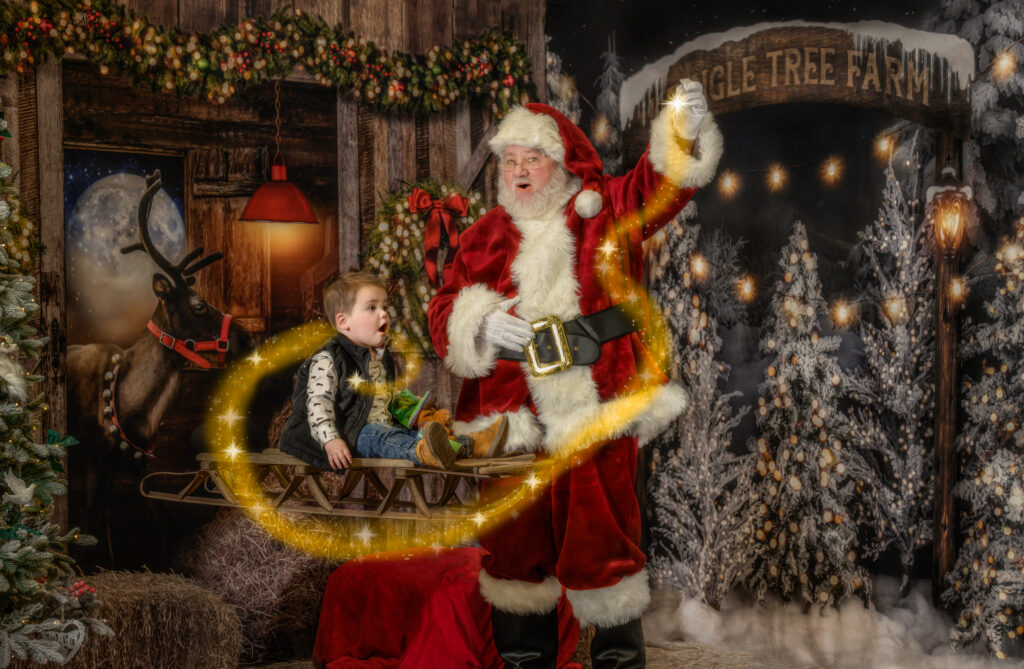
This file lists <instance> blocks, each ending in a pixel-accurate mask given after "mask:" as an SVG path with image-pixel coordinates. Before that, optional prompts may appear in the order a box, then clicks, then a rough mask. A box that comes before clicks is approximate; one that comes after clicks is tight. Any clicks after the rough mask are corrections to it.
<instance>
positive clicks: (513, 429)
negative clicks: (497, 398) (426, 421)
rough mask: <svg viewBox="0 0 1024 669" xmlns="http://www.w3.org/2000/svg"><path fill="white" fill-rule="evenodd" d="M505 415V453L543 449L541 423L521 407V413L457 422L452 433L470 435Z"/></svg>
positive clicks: (495, 414) (525, 408) (487, 416)
mask: <svg viewBox="0 0 1024 669" xmlns="http://www.w3.org/2000/svg"><path fill="white" fill-rule="evenodd" d="M501 415H504V416H506V417H507V418H508V438H507V439H506V440H505V453H506V454H512V453H532V452H534V451H536V450H538V449H539V448H540V447H541V444H542V442H543V440H544V432H543V431H542V430H541V429H540V422H538V421H537V417H536V416H534V415H533V412H532V411H530V409H529V408H528V407H521V408H520V409H519V411H509V412H506V413H504V414H501V413H491V414H486V415H483V416H477V417H476V418H474V419H473V420H471V421H470V422H468V423H466V422H463V421H455V422H454V423H453V424H452V431H453V432H454V433H455V434H469V433H470V432H476V431H477V430H482V429H484V428H485V427H487V426H488V425H490V424H491V423H493V422H494V421H496V420H497V419H498V416H501Z"/></svg>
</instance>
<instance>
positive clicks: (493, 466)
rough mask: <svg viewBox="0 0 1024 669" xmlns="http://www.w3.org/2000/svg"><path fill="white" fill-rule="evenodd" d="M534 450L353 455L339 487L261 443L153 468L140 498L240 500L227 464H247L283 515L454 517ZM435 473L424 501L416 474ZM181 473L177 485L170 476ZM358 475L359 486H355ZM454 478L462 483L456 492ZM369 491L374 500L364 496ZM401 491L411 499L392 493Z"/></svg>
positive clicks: (529, 459) (470, 509)
mask: <svg viewBox="0 0 1024 669" xmlns="http://www.w3.org/2000/svg"><path fill="white" fill-rule="evenodd" d="M534 459H535V456H534V455H533V454H523V455H514V456H505V457H501V458H491V459H480V458H474V459H466V460H456V461H455V468H454V469H438V468H434V467H426V466H423V465H419V464H416V463H414V462H413V461H411V460H400V459H384V458H354V459H353V460H352V466H351V467H349V468H348V469H347V470H346V471H345V473H344V474H340V476H342V477H343V478H342V480H341V485H340V488H338V489H337V491H333V490H329V489H328V487H325V486H324V481H323V480H322V476H323V474H325V473H326V472H324V471H323V470H321V469H317V468H316V467H311V466H310V465H308V464H306V463H305V462H303V461H302V460H300V459H298V458H295V457H292V456H290V455H287V454H286V453H282V452H281V451H279V450H278V449H276V448H268V449H266V450H264V451H263V452H261V453H242V454H238V455H234V456H230V455H228V454H226V453H200V454H199V455H197V456H196V460H198V461H199V469H198V471H194V472H180V473H175V472H154V473H152V474H149V475H148V476H146V477H145V478H143V479H142V481H141V482H140V483H139V492H141V493H142V495H143V496H144V497H149V498H151V499H162V500H167V501H171V502H185V503H188V504H207V505H212V506H240V505H239V502H238V497H237V492H236V488H235V486H236V483H235V482H234V481H232V472H231V469H233V468H235V467H237V466H238V465H239V464H240V463H247V464H248V465H249V467H250V468H251V469H252V470H253V472H254V476H255V478H256V481H257V483H258V484H259V485H260V486H261V488H262V489H263V491H264V493H263V494H264V499H265V501H266V503H267V505H268V506H269V507H270V508H273V509H279V510H281V511H285V512H288V513H314V514H323V515H331V516H351V517H363V518H393V519H402V520H458V519H464V518H465V517H466V516H468V515H471V514H473V513H475V512H476V507H475V505H474V504H473V500H474V499H475V498H476V483H477V482H478V481H479V480H480V479H489V478H497V477H501V476H510V475H517V474H526V473H528V472H529V471H530V470H531V469H533V467H534ZM389 470H390V471H393V472H394V482H393V483H391V484H390V485H386V484H385V483H384V481H383V480H382V479H381V476H380V474H381V473H383V472H385V471H389ZM271 475H273V477H274V478H275V479H276V480H277V482H278V483H279V486H280V491H275V490H272V489H269V488H268V486H267V485H265V484H266V483H269V481H270V479H269V477H270V476H271ZM427 475H430V476H440V477H442V480H443V484H442V486H441V491H440V494H439V495H438V497H437V499H436V500H433V501H431V500H429V499H428V498H427V494H426V492H425V488H424V485H423V477H424V476H427ZM182 479H185V485H184V486H183V487H177V486H176V485H175V481H177V482H178V484H179V485H180V482H181V480H182ZM360 481H365V484H364V486H363V491H362V493H361V494H360V493H359V491H357V488H358V487H359V486H358V484H359V483H360ZM460 484H463V485H462V487H464V488H468V490H467V491H465V492H463V493H462V494H460V492H459V488H460ZM371 488H372V489H373V490H374V491H375V492H376V493H377V494H378V495H379V497H380V499H371V498H370V497H368V496H367V494H366V493H367V491H369V490H370V489H371ZM403 489H408V490H409V496H410V497H411V500H412V501H406V500H400V499H398V497H399V494H400V493H401V492H402V490H403Z"/></svg>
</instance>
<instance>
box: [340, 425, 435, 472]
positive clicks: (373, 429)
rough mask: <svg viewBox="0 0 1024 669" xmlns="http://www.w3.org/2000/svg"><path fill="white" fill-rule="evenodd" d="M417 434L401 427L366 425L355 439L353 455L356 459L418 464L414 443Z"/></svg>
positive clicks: (417, 438) (416, 440)
mask: <svg viewBox="0 0 1024 669" xmlns="http://www.w3.org/2000/svg"><path fill="white" fill-rule="evenodd" d="M419 440H420V437H419V432H417V431H415V430H410V429H408V428H406V427H403V426H402V425H382V424H380V423H367V424H366V425H364V426H363V429H362V430H360V431H359V436H358V437H356V448H355V453H353V455H354V456H355V457H357V458H395V459H400V460H412V461H413V462H419V458H417V457H416V442H418V441H419Z"/></svg>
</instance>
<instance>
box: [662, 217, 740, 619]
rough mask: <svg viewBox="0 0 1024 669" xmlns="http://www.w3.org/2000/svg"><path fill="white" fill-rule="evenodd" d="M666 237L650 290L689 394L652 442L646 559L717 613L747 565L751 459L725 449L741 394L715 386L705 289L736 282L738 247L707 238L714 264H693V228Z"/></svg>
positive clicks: (722, 370)
mask: <svg viewBox="0 0 1024 669" xmlns="http://www.w3.org/2000/svg"><path fill="white" fill-rule="evenodd" d="M667 231H668V233H669V238H668V239H667V240H666V241H665V249H667V252H668V253H667V256H668V258H669V259H670V260H669V263H668V264H667V265H666V266H664V267H662V268H661V271H660V272H659V273H658V278H657V279H656V280H655V281H653V282H652V284H651V291H652V294H653V296H654V298H655V301H656V302H658V303H659V304H662V305H664V307H665V318H666V320H667V321H668V324H669V329H670V330H671V331H672V338H673V349H674V352H675V356H674V357H675V361H676V369H675V372H674V376H675V378H676V379H677V380H678V381H679V382H680V384H681V385H682V386H683V387H684V388H686V391H687V393H688V394H689V396H690V410H689V411H687V412H686V413H685V414H684V415H683V416H682V417H681V418H680V419H679V420H678V421H677V422H676V423H675V424H674V425H673V426H672V428H670V429H669V430H668V431H666V432H665V433H663V434H662V435H661V436H660V437H659V438H658V441H657V442H656V443H655V445H653V448H654V452H653V455H652V458H653V469H654V474H653V476H652V477H651V479H650V482H649V486H650V488H649V489H650V499H651V502H652V505H653V509H654V519H655V520H654V523H653V525H652V528H651V534H652V537H653V540H652V545H651V563H652V568H653V571H654V574H655V577H656V578H658V579H659V580H661V581H662V582H664V583H667V584H669V585H671V586H672V587H674V588H675V589H677V590H679V591H680V592H682V593H683V594H684V595H686V596H687V597H690V598H696V599H699V600H701V601H703V602H704V603H706V604H709V605H710V606H712V607H714V608H716V609H717V608H719V607H720V605H721V603H722V600H723V599H724V598H725V596H726V595H727V594H729V592H730V591H731V590H732V588H733V586H734V585H735V584H736V583H737V581H739V580H741V579H742V578H743V577H744V576H745V575H746V573H747V571H748V569H749V565H750V555H749V549H750V546H749V541H748V537H749V534H748V530H749V522H748V521H747V514H748V513H749V509H750V507H751V504H752V492H753V490H752V487H751V484H750V479H749V476H750V473H751V471H752V470H753V460H752V457H753V456H752V455H750V454H745V455H739V456H738V455H734V454H733V453H731V452H730V450H729V446H730V444H731V442H732V431H733V429H734V428H735V427H736V426H737V424H739V422H740V419H741V418H742V417H743V415H744V414H745V413H746V412H747V408H746V407H744V408H743V409H742V410H741V411H737V410H735V409H734V408H733V407H732V405H731V400H732V398H733V397H734V396H738V395H739V394H740V393H727V394H723V393H722V392H721V391H720V390H719V382H720V381H724V380H725V379H726V378H727V377H728V375H729V368H728V366H727V365H724V364H722V363H720V362H718V361H717V360H716V359H715V356H716V354H717V353H718V352H719V350H720V349H721V346H722V340H721V338H720V337H719V336H718V331H717V330H718V324H717V323H716V321H715V318H714V316H713V315H712V314H710V313H709V311H710V309H709V306H708V305H709V302H708V294H709V293H710V294H715V293H716V292H717V291H715V290H713V289H711V290H708V289H709V288H711V287H712V286H715V285H729V286H731V285H732V284H733V283H734V281H735V278H736V275H737V268H738V262H737V245H735V244H730V243H727V242H725V241H724V237H723V236H721V235H719V236H716V237H713V241H712V243H713V244H715V249H714V250H709V251H707V252H706V255H713V256H715V258H716V259H718V261H719V262H717V263H716V264H715V265H712V266H707V265H705V266H703V267H697V268H694V262H693V261H694V260H696V259H697V258H698V257H699V256H696V255H695V251H696V244H697V236H698V231H699V228H698V227H697V226H687V227H685V228H684V227H683V226H681V225H679V224H678V222H676V223H675V224H674V225H672V226H668V229H667ZM705 268H707V269H708V270H709V274H710V275H709V276H706V275H704V269H705ZM726 294H727V295H729V294H731V291H727V292H726ZM732 299H733V301H735V298H732Z"/></svg>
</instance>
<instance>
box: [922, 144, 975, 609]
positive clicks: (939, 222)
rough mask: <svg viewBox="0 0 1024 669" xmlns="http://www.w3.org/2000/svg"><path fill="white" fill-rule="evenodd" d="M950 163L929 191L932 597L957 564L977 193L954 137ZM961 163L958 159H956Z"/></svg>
mask: <svg viewBox="0 0 1024 669" xmlns="http://www.w3.org/2000/svg"><path fill="white" fill-rule="evenodd" d="M942 139H945V140H946V141H945V142H941V141H940V143H939V144H940V147H941V146H942V144H946V145H947V147H948V148H947V150H946V151H940V152H939V153H938V155H939V156H942V155H943V154H945V155H946V161H945V166H944V167H943V168H942V172H941V175H940V176H939V179H938V181H937V182H936V184H935V185H934V186H932V187H931V188H929V189H928V192H927V195H926V199H927V202H928V208H929V210H930V216H931V220H932V224H933V226H934V229H935V241H936V247H937V250H938V261H937V267H936V272H935V283H936V292H937V295H936V323H935V372H936V382H935V502H934V503H935V534H934V545H933V551H934V552H933V581H932V598H933V600H934V601H935V603H936V604H938V603H939V602H940V601H941V600H940V595H941V593H942V590H943V583H944V581H945V578H946V574H947V573H949V571H950V570H951V569H952V568H953V565H954V564H955V562H956V507H955V503H954V502H955V500H954V498H953V486H954V485H955V483H956V470H957V467H956V457H955V453H954V452H953V441H954V439H955V437H956V409H957V380H956V375H957V364H956V343H957V329H958V328H957V326H958V318H957V311H958V309H959V306H960V301H961V299H962V287H961V286H960V285H954V282H958V281H959V278H958V277H957V276H956V273H957V270H958V268H959V262H960V248H961V242H962V241H963V236H964V231H965V229H966V227H967V203H968V202H969V201H970V199H971V196H972V193H971V188H970V187H969V186H964V185H963V184H961V183H960V181H959V180H958V179H957V168H956V167H954V165H953V163H954V158H953V150H952V149H953V148H954V147H953V146H952V142H951V141H950V139H949V138H948V137H943V138H942ZM956 162H958V161H956Z"/></svg>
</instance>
